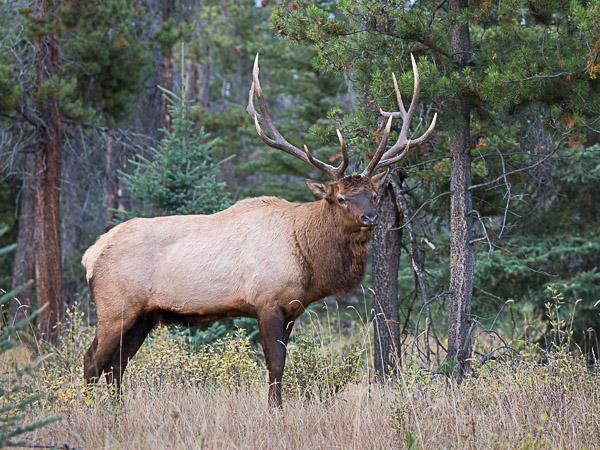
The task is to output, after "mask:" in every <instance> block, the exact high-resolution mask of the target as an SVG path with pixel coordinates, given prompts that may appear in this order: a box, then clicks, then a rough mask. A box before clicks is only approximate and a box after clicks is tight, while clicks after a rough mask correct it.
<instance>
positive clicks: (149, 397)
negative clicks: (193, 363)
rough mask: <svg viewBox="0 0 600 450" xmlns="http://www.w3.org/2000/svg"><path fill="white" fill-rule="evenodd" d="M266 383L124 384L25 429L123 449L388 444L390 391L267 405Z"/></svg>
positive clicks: (392, 442) (39, 438) (392, 441)
mask: <svg viewBox="0 0 600 450" xmlns="http://www.w3.org/2000/svg"><path fill="white" fill-rule="evenodd" d="M266 394H267V392H266V389H262V388H254V389H251V390H225V389H218V390H203V389H199V388H191V387H187V388H183V389H181V388H175V387H169V388H167V389H164V390H163V391H162V392H156V393H154V394H150V392H149V391H148V389H147V388H146V387H144V386H142V385H141V386H139V387H137V388H134V389H133V390H131V391H130V392H129V394H128V396H127V398H126V399H125V401H124V404H123V406H122V408H120V407H119V408H117V409H115V408H116V405H110V404H106V402H105V403H104V407H101V406H100V405H95V406H91V407H86V406H84V405H83V404H76V405H73V406H72V407H70V408H68V409H64V410H62V411H57V412H60V414H61V415H62V416H63V420H62V422H59V423H56V424H52V425H50V426H48V427H46V428H43V429H41V430H39V431H37V432H36V433H35V434H32V435H30V436H29V439H28V440H29V441H30V442H34V443H48V442H54V443H58V442H67V443H69V445H71V446H81V447H85V448H89V449H95V448H110V449H112V448H123V449H141V448H148V449H173V448H182V449H184V448H265V449H283V448H315V449H316V448H340V449H342V448H344V449H346V448H394V447H396V446H397V440H396V434H395V433H394V432H393V431H392V429H391V427H390V421H389V413H390V406H391V405H390V403H391V402H390V400H391V394H390V393H389V392H388V393H387V394H386V393H384V392H383V391H382V389H381V388H376V387H370V388H369V387H368V386H364V385H361V386H354V387H353V388H352V389H350V390H349V391H348V392H347V393H345V394H344V395H343V397H341V398H339V399H336V400H335V401H333V402H330V403H329V404H323V403H306V402H303V401H300V400H291V401H286V402H285V407H284V409H283V410H282V411H275V412H273V411H271V410H270V409H269V408H268V406H267V404H266V396H267V395H266Z"/></svg>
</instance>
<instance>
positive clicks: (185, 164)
mask: <svg viewBox="0 0 600 450" xmlns="http://www.w3.org/2000/svg"><path fill="white" fill-rule="evenodd" d="M168 95H169V96H170V98H171V101H172V104H171V105H170V112H171V117H172V121H173V123H172V129H171V131H169V130H163V132H164V133H165V135H166V136H165V138H164V139H163V140H162V142H161V143H160V145H159V147H158V148H157V149H155V150H154V152H153V153H154V154H153V159H152V160H150V159H148V158H146V157H144V156H142V155H137V157H136V159H132V160H130V163H131V164H133V165H134V167H135V169H134V171H133V173H131V174H126V173H123V172H121V173H120V174H121V178H122V179H123V182H124V183H125V184H126V185H127V187H128V189H129V190H130V191H131V193H132V194H133V196H134V197H136V198H138V199H140V200H144V201H146V202H148V203H149V204H150V206H151V207H152V212H153V213H161V214H213V213H215V212H218V211H220V210H222V209H224V208H226V207H228V206H229V205H230V199H229V196H228V194H227V193H226V191H225V183H223V182H219V181H217V175H218V172H219V164H221V163H214V162H213V161H212V152H213V145H214V143H215V141H216V140H212V141H209V140H208V139H209V136H208V135H207V134H206V133H205V132H204V129H202V128H201V129H199V130H196V129H195V125H194V123H193V122H192V121H191V120H190V118H189V106H187V105H186V104H185V103H184V102H183V100H182V99H181V98H180V97H178V96H176V95H175V94H173V93H168ZM127 214H129V215H135V214H133V213H131V212H129V213H127Z"/></svg>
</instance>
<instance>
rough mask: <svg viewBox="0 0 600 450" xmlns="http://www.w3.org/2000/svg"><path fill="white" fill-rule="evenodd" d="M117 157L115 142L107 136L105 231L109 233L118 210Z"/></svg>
mask: <svg viewBox="0 0 600 450" xmlns="http://www.w3.org/2000/svg"><path fill="white" fill-rule="evenodd" d="M116 164H117V155H116V149H115V141H114V139H113V137H112V136H111V135H110V134H107V135H106V163H105V169H106V178H105V180H106V181H105V184H104V207H105V208H106V216H105V229H106V231H108V230H109V229H110V228H111V227H112V221H113V220H114V218H115V211H114V210H115V209H117V207H118V204H117V189H118V186H119V181H118V178H117V167H116Z"/></svg>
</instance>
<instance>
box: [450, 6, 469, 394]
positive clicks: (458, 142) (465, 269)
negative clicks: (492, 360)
mask: <svg viewBox="0 0 600 450" xmlns="http://www.w3.org/2000/svg"><path fill="white" fill-rule="evenodd" d="M467 6H468V0H451V1H450V7H451V8H452V9H454V10H455V11H456V12H458V11H459V10H461V9H464V8H466V7H467ZM450 47H451V51H452V55H453V57H454V59H455V60H456V62H457V66H458V67H457V70H459V71H462V69H463V68H464V67H466V66H467V65H468V63H469V61H470V57H471V53H470V50H471V45H470V37H469V27H468V25H467V24H459V23H456V24H455V25H454V31H453V34H452V38H451V41H450ZM456 111H457V114H456V116H457V120H458V121H460V122H461V126H460V129H458V130H457V131H456V132H455V133H454V134H452V135H451V136H450V165H451V173H450V219H451V220H450V223H451V225H450V235H451V237H450V289H449V290H450V301H449V305H448V357H451V358H454V359H455V361H452V363H453V364H454V363H455V364H456V366H455V371H454V377H455V379H456V380H457V381H458V382H461V381H462V378H463V376H464V374H465V373H466V371H467V370H468V369H469V367H470V362H469V359H470V357H471V339H470V319H471V296H472V293H473V271H474V266H475V258H474V253H473V246H472V243H471V241H472V239H473V220H472V217H471V211H472V200H471V192H470V191H469V187H470V186H471V152H470V142H471V131H470V120H471V113H470V105H469V102H468V100H464V99H462V100H459V101H458V102H457V104H456Z"/></svg>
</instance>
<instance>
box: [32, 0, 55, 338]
mask: <svg viewBox="0 0 600 450" xmlns="http://www.w3.org/2000/svg"><path fill="white" fill-rule="evenodd" d="M49 4H50V2H49V1H44V0H36V2H35V14H36V17H37V18H38V20H39V21H40V22H42V23H43V22H45V21H46V20H47V13H48V11H49V10H50V6H49ZM35 68H36V86H37V87H38V88H40V87H41V86H42V85H43V84H44V83H46V82H47V81H48V80H49V79H50V78H52V77H53V76H56V75H57V73H58V43H57V41H56V39H55V38H54V36H52V34H50V33H48V34H41V35H39V37H38V38H37V39H36V41H35ZM37 115H38V117H39V119H40V120H41V122H42V123H43V126H40V127H39V128H38V130H37V133H38V142H39V143H38V145H37V150H36V155H35V169H36V191H37V201H36V205H37V214H36V229H35V264H36V266H35V269H36V270H35V272H36V283H37V284H36V294H37V304H38V308H42V307H44V308H45V309H44V310H43V311H42V312H41V313H40V315H39V316H38V323H39V330H40V334H41V337H42V338H43V339H45V340H47V341H49V342H53V343H54V342H56V340H57V338H58V329H57V328H56V325H57V324H58V322H59V321H60V313H61V278H62V277H61V263H60V256H61V255H60V214H59V208H60V206H59V205H60V198H59V194H60V172H61V152H62V143H61V123H60V110H59V106H58V99H57V98H52V97H49V98H44V99H40V101H39V103H38V106H37Z"/></svg>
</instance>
